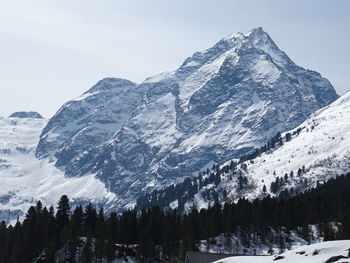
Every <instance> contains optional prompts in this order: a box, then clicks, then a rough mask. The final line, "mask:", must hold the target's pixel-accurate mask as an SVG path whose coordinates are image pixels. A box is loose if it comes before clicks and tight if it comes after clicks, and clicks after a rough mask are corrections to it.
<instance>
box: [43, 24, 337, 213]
mask: <svg viewBox="0 0 350 263" xmlns="http://www.w3.org/2000/svg"><path fill="white" fill-rule="evenodd" d="M337 97H338V95H337V94H336V93H335V91H334V89H333V87H332V85H331V84H330V83H329V81H328V80H326V79H325V78H323V77H322V76H321V75H320V74H319V73H317V72H314V71H310V70H306V69H303V68H301V67H299V66H297V65H296V64H294V63H293V62H292V61H291V60H290V59H289V58H288V56H287V55H286V54H285V53H284V52H282V51H281V50H280V49H279V48H278V47H277V46H276V44H275V43H274V42H273V41H272V39H271V38H270V36H269V35H268V34H267V33H266V32H264V31H263V30H262V29H261V28H256V29H253V30H252V31H250V32H248V33H247V34H241V33H238V34H235V35H232V36H229V37H227V38H223V39H222V40H220V41H219V42H218V43H217V44H215V45H214V46H213V47H211V48H209V49H207V50H205V51H202V52H196V53H195V54H194V55H193V56H191V57H189V58H188V59H186V60H185V62H184V63H183V64H182V65H181V67H180V68H178V69H177V70H175V71H173V72H168V73H163V74H160V75H157V76H154V77H151V78H148V79H146V80H145V81H144V82H143V83H141V84H138V85H137V84H135V83H132V82H130V81H127V80H122V79H112V78H109V79H104V80H102V81H100V82H98V83H97V84H96V85H95V86H94V87H93V88H91V89H90V90H89V91H88V92H86V93H85V94H83V95H82V96H81V97H79V98H78V99H75V100H72V101H70V102H67V103H66V104H65V105H63V106H62V107H61V109H60V110H59V111H58V112H57V113H56V114H55V116H53V117H52V118H51V119H50V121H49V122H48V124H47V126H46V127H45V128H44V130H43V132H42V134H41V137H40V141H39V144H38V147H37V149H36V156H37V157H38V158H40V159H48V160H51V161H53V162H55V165H56V166H57V167H59V168H60V169H62V170H63V171H64V172H65V175H66V176H67V177H79V176H84V175H87V174H96V177H97V178H98V179H99V180H101V181H102V182H103V183H104V184H105V185H106V188H107V189H109V190H110V191H111V192H113V193H115V194H116V196H117V197H118V198H117V199H118V201H117V202H116V208H118V209H123V208H125V207H132V206H134V204H135V200H136V198H137V197H138V196H140V195H142V193H145V192H149V191H151V190H152V189H161V188H163V187H164V186H167V185H169V184H171V183H176V182H181V181H183V180H184V179H185V178H187V177H191V176H192V175H193V173H195V172H197V171H198V170H201V169H203V168H204V167H208V165H209V166H211V165H212V164H213V163H222V162H225V161H227V160H229V159H232V158H237V157H239V156H241V155H242V154H245V153H247V152H249V151H250V150H251V149H253V148H254V147H260V146H261V145H262V144H264V143H266V141H267V140H268V138H270V137H271V136H273V135H275V134H276V132H278V131H282V132H283V131H287V130H290V129H293V128H295V127H296V126H298V125H299V124H300V123H302V122H303V121H304V120H305V119H306V118H307V117H308V116H309V115H310V114H312V113H313V112H314V111H316V110H318V109H320V108H322V107H324V106H326V105H328V104H329V103H331V102H333V101H334V100H335V99H336V98H337Z"/></svg>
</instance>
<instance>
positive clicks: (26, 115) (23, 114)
mask: <svg viewBox="0 0 350 263" xmlns="http://www.w3.org/2000/svg"><path fill="white" fill-rule="evenodd" d="M9 118H36V119H42V118H43V116H41V115H40V113H38V112H35V111H17V112H14V113H12V114H11V115H10V116H9Z"/></svg>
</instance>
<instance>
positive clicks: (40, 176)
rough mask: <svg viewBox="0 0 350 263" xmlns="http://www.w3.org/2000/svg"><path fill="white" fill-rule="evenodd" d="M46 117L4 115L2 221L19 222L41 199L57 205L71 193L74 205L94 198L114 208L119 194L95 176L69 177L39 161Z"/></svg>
mask: <svg viewBox="0 0 350 263" xmlns="http://www.w3.org/2000/svg"><path fill="white" fill-rule="evenodd" d="M46 123H47V120H46V119H37V118H24V119H23V118H0V138H1V140H0V182H1V187H0V221H1V220H5V221H6V222H15V220H16V219H17V217H18V218H20V219H21V218H22V216H23V215H24V213H25V212H26V211H27V210H28V208H29V206H31V205H35V204H36V202H37V201H39V200H40V201H41V202H42V203H43V205H45V206H50V205H53V206H54V207H56V203H57V200H59V198H60V196H61V195H63V194H67V195H68V196H69V197H70V198H71V201H72V204H73V205H74V204H79V203H82V204H83V203H87V202H89V201H93V202H95V203H96V204H100V205H105V207H106V208H107V209H108V207H111V205H112V201H113V200H114V198H115V195H114V194H112V193H109V192H108V191H107V189H106V188H105V186H104V184H102V183H101V182H100V181H99V180H97V179H96V178H95V176H94V175H92V174H89V175H85V176H83V177H79V178H67V177H65V176H64V173H63V172H62V171H61V170H59V169H57V168H56V167H55V166H54V164H53V163H49V162H48V160H46V159H43V160H38V159H36V158H35V155H34V151H35V148H36V145H37V143H38V140H39V135H40V132H41V131H42V129H43V127H44V126H45V125H46Z"/></svg>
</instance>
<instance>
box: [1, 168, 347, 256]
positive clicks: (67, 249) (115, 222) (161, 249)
mask: <svg viewBox="0 0 350 263" xmlns="http://www.w3.org/2000/svg"><path fill="white" fill-rule="evenodd" d="M349 190H350V174H348V175H346V176H340V177H338V178H336V179H331V180H329V181H328V182H327V183H325V184H323V185H319V186H318V187H317V188H315V189H311V190H309V191H307V192H305V193H303V194H300V195H298V196H294V197H290V198H288V199H278V198H270V197H267V198H264V199H262V200H259V199H256V200H254V201H253V202H250V201H248V200H246V199H240V200H239V201H238V202H237V203H234V204H228V203H227V204H225V205H224V206H221V205H220V204H215V205H214V206H212V207H210V208H208V209H202V210H200V211H197V210H193V211H191V212H190V213H189V214H187V215H180V214H178V213H177V211H176V210H175V211H168V212H165V211H162V210H161V209H160V208H159V207H153V208H151V209H148V210H143V211H141V212H136V211H134V210H133V211H125V212H124V213H123V214H121V215H117V214H116V213H111V214H110V215H108V216H106V215H105V214H104V211H103V209H102V208H101V209H100V210H99V211H98V212H97V211H96V209H95V207H94V206H93V205H92V204H89V205H87V206H86V207H84V208H83V207H82V206H77V207H76V208H75V209H74V210H72V209H71V208H70V203H69V199H68V197H67V196H62V197H61V199H60V201H59V203H58V206H57V209H56V212H55V211H54V208H53V207H50V208H49V209H47V208H46V207H43V206H42V204H41V202H40V201H39V202H38V203H37V204H36V206H33V207H30V208H29V210H28V212H27V214H26V216H25V219H24V221H23V222H17V223H16V225H15V226H11V225H10V226H6V224H5V222H2V223H1V225H0V262H1V263H19V262H21V263H23V262H30V261H31V260H32V259H33V258H38V259H40V260H38V262H54V259H55V258H56V259H57V257H59V258H60V259H61V262H77V258H79V262H102V259H103V258H104V259H107V260H109V261H111V260H113V259H114V258H115V257H116V256H118V255H119V256H126V255H135V253H136V255H137V256H138V257H139V258H140V259H142V260H143V261H148V260H151V259H152V260H153V261H161V260H167V259H170V258H178V257H181V256H184V253H185V252H186V251H187V250H190V249H191V250H193V249H196V241H197V240H204V239H209V238H211V237H215V236H217V235H219V234H220V233H233V232H234V231H236V230H237V228H239V229H240V231H242V229H243V230H244V229H249V231H251V232H253V233H259V235H261V238H262V240H266V242H268V237H264V233H267V232H266V229H267V228H269V227H271V226H272V227H276V228H277V227H281V226H283V227H286V228H287V229H295V228H297V227H298V226H307V225H309V224H317V223H327V222H330V221H339V222H342V228H341V231H339V233H338V234H337V235H335V234H334V233H333V232H332V230H331V229H329V228H327V227H326V228H325V229H324V235H325V239H328V240H330V239H334V238H341V239H350V217H349V216H350V191H349ZM326 226H327V224H326Z"/></svg>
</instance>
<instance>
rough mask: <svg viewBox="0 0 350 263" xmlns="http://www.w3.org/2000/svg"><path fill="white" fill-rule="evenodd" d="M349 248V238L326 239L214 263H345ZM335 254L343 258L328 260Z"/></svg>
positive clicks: (349, 260) (348, 260) (348, 259)
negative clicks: (320, 241)
mask: <svg viewBox="0 0 350 263" xmlns="http://www.w3.org/2000/svg"><path fill="white" fill-rule="evenodd" d="M349 249H350V240H341V241H328V242H323V243H318V244H313V245H309V246H301V247H299V248H296V249H293V250H290V251H288V252H285V253H283V254H280V255H275V256H238V257H230V258H226V259H222V260H219V261H216V263H270V262H278V263H325V262H337V263H345V262H350V258H347V256H348V250H349ZM337 256H344V257H345V258H339V259H338V260H336V258H334V260H335V261H332V260H330V259H331V258H332V257H337ZM328 260H330V261H328Z"/></svg>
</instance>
